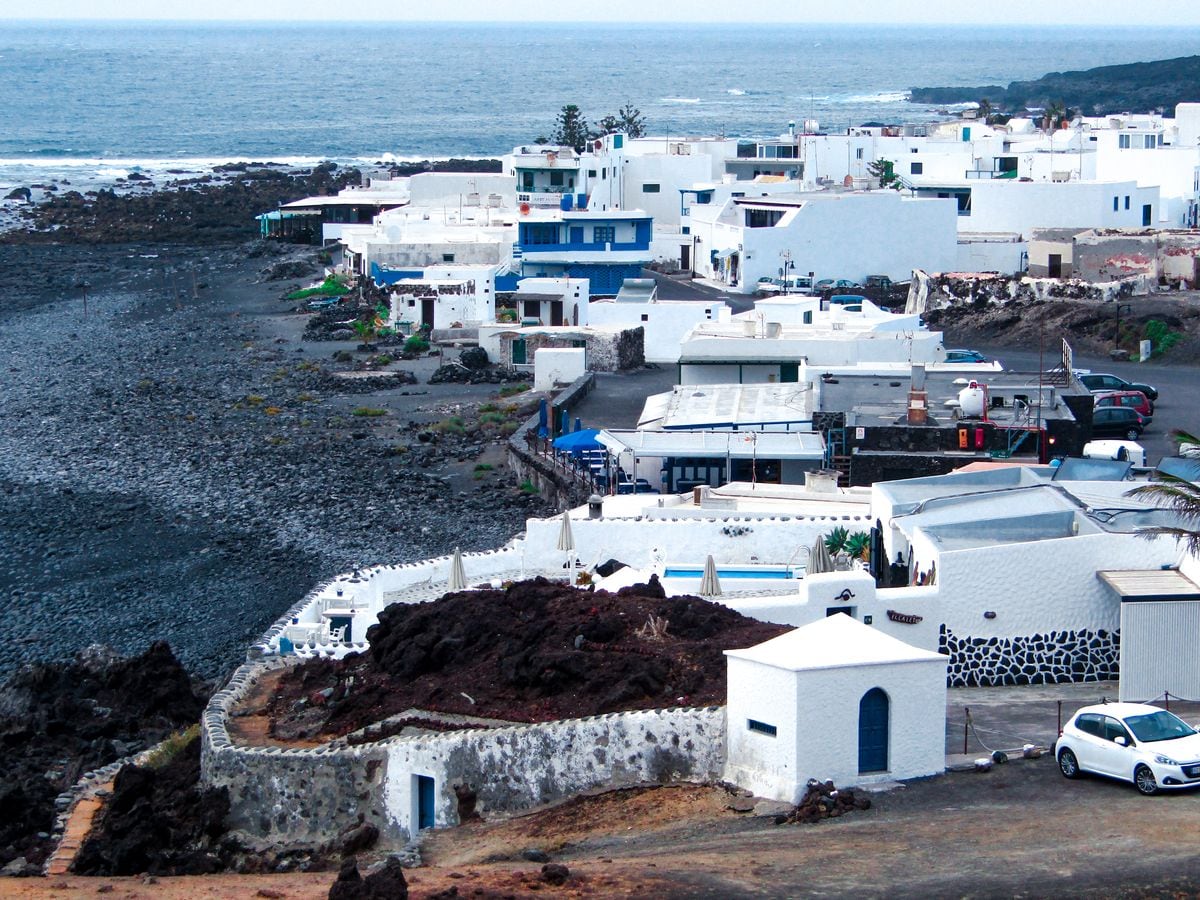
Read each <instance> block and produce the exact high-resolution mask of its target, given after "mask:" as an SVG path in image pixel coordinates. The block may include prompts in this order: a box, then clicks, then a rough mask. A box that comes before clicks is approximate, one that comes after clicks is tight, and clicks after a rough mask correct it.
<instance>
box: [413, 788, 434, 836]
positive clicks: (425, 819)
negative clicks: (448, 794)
mask: <svg viewBox="0 0 1200 900" xmlns="http://www.w3.org/2000/svg"><path fill="white" fill-rule="evenodd" d="M432 827H433V779H432V778H430V777H429V776H428V775H418V776H417V828H432Z"/></svg>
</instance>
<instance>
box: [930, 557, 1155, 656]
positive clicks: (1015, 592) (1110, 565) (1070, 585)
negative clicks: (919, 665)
mask: <svg viewBox="0 0 1200 900" xmlns="http://www.w3.org/2000/svg"><path fill="white" fill-rule="evenodd" d="M1177 558H1178V551H1177V549H1176V547H1175V544H1174V542H1173V541H1169V540H1165V539H1162V538H1158V539H1155V540H1145V539H1142V538H1136V537H1134V536H1132V535H1127V534H1095V535H1079V536H1076V537H1070V538H1060V539H1057V540H1049V541H1033V542H1030V543H1025V544H1002V545H999V546H995V547H981V548H978V549H973V550H955V551H951V552H948V553H947V552H943V553H942V554H941V555H940V556H939V557H938V560H937V582H938V590H939V593H940V595H941V596H942V598H943V603H944V607H943V618H944V621H945V623H946V625H947V627H948V628H950V629H952V630H953V631H955V632H957V633H959V634H970V635H973V636H975V637H992V636H997V637H1006V636H1015V635H1030V634H1035V633H1039V632H1045V631H1048V630H1063V629H1084V628H1087V629H1092V630H1095V629H1098V628H1103V629H1107V630H1109V631H1113V630H1116V629H1117V628H1118V626H1119V618H1120V617H1119V609H1118V607H1119V601H1118V600H1117V597H1116V595H1115V594H1114V593H1113V592H1112V590H1111V588H1109V587H1108V586H1107V585H1105V584H1104V582H1102V581H1101V580H1100V578H1099V576H1097V575H1096V572H1097V571H1099V570H1102V569H1145V568H1154V567H1157V566H1159V565H1165V564H1174V563H1175V561H1176V559H1177ZM984 611H992V612H995V613H996V617H995V618H994V619H985V618H984V616H983V613H984Z"/></svg>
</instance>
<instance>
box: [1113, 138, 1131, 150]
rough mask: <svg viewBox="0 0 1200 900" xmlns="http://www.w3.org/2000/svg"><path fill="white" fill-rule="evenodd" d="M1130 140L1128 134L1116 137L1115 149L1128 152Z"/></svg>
mask: <svg viewBox="0 0 1200 900" xmlns="http://www.w3.org/2000/svg"><path fill="white" fill-rule="evenodd" d="M1132 139H1133V136H1132V135H1128V134H1121V135H1118V136H1117V147H1118V148H1119V149H1121V150H1128V149H1129V147H1130V141H1131V140H1132Z"/></svg>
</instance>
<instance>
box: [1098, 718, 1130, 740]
mask: <svg viewBox="0 0 1200 900" xmlns="http://www.w3.org/2000/svg"><path fill="white" fill-rule="evenodd" d="M1119 737H1123V738H1125V741H1126V743H1132V741H1130V740H1129V732H1128V731H1126V730H1125V726H1124V725H1122V724H1121V723H1120V722H1118V721H1117V720H1116V719H1114V718H1112V717H1111V716H1105V717H1104V739H1105V740H1106V741H1111V740H1115V739H1116V738H1119Z"/></svg>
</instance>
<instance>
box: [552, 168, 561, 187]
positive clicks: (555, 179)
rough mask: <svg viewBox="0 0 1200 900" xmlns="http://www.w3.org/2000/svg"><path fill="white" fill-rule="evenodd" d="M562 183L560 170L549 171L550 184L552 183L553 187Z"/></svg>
mask: <svg viewBox="0 0 1200 900" xmlns="http://www.w3.org/2000/svg"><path fill="white" fill-rule="evenodd" d="M562 183H563V173H562V172H559V171H554V172H551V173H550V184H552V185H553V186H554V187H562Z"/></svg>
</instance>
